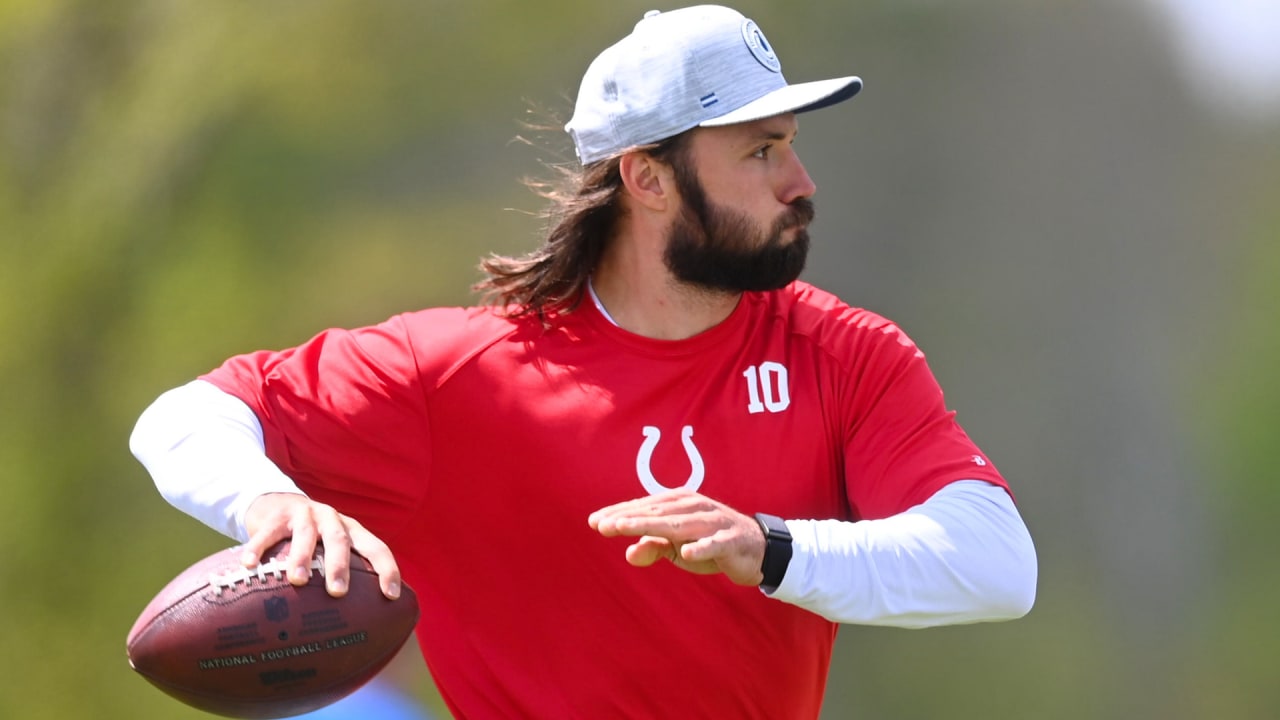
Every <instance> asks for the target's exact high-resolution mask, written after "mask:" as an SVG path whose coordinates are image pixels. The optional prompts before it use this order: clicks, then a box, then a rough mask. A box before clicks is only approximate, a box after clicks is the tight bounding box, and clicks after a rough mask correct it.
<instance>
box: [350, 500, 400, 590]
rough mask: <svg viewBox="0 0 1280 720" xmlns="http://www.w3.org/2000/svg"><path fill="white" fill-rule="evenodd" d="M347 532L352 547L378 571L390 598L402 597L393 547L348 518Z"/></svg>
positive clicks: (379, 579) (379, 581)
mask: <svg viewBox="0 0 1280 720" xmlns="http://www.w3.org/2000/svg"><path fill="white" fill-rule="evenodd" d="M347 532H348V533H350V536H351V547H352V548H353V549H354V550H355V551H356V552H358V553H360V554H361V555H362V556H364V559H366V560H368V561H369V564H370V565H372V566H373V570H374V572H376V573H378V585H379V586H380V587H381V588H382V594H383V595H385V596H386V597H387V599H388V600H395V599H396V598H398V597H400V584H401V579H400V566H399V565H397V564H396V559H395V556H394V555H392V554H391V549H390V548H388V547H387V544H386V543H384V542H382V540H381V539H379V538H378V536H377V535H374V534H373V533H371V532H369V531H368V530H366V529H365V527H364V526H363V525H361V524H360V523H358V522H356V521H355V520H352V519H351V518H347Z"/></svg>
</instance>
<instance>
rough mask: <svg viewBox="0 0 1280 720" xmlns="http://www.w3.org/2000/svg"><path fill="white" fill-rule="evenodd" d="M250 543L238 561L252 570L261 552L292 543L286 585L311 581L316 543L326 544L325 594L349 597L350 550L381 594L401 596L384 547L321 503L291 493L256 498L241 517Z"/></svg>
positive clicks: (395, 570)
mask: <svg viewBox="0 0 1280 720" xmlns="http://www.w3.org/2000/svg"><path fill="white" fill-rule="evenodd" d="M244 524H245V529H246V530H248V531H249V541H248V542H246V543H245V544H244V554H243V556H242V558H241V561H242V562H243V563H244V565H245V567H247V568H253V567H257V565H258V564H259V563H260V562H261V561H262V554H263V553H265V552H266V551H267V549H268V548H270V547H271V546H272V545H274V544H276V543H277V542H280V541H281V540H287V539H289V538H292V539H293V543H292V545H291V547H290V549H289V558H288V565H289V571H288V576H289V582H291V583H293V584H294V585H305V584H306V583H307V580H308V579H309V578H310V577H311V556H312V554H313V553H314V552H315V548H316V543H317V542H319V543H320V544H322V545H323V546H324V558H325V562H324V574H325V587H326V588H328V590H329V594H330V595H332V596H334V597H341V596H343V595H346V594H347V588H348V587H349V585H350V577H351V552H352V551H353V550H354V551H355V552H358V553H360V554H361V555H363V556H364V557H365V558H366V559H367V560H368V561H369V563H370V564H371V565H373V569H374V570H375V571H376V572H377V573H378V584H379V585H381V587H382V594H383V595H386V596H387V597H388V598H389V599H392V600H394V599H396V598H398V597H400V568H399V567H398V566H397V565H396V560H395V558H394V557H392V555H391V550H390V549H388V548H387V545H386V543H384V542H382V540H380V539H378V537H377V536H376V535H374V534H373V533H371V532H369V531H368V530H366V529H365V528H364V526H363V525H361V524H360V523H359V522H357V521H356V520H355V519H354V518H351V517H349V516H347V515H343V514H342V513H340V512H338V511H337V510H334V509H333V508H332V507H330V506H328V505H325V504H324V503H319V502H316V501H314V500H312V499H310V498H308V497H307V496H305V495H298V494H294V493H268V494H266V495H262V496H260V497H258V499H256V500H254V501H253V503H252V504H250V505H249V509H248V510H247V511H245V516H244Z"/></svg>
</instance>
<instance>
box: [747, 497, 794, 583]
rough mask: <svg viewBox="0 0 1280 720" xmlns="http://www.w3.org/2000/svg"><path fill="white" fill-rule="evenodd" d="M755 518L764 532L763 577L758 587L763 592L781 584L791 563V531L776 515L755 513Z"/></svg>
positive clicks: (761, 565)
mask: <svg viewBox="0 0 1280 720" xmlns="http://www.w3.org/2000/svg"><path fill="white" fill-rule="evenodd" d="M755 518H756V522H758V523H760V530H761V532H763V533H764V561H763V562H762V563H761V564H760V572H761V574H763V575H764V579H763V580H761V581H760V587H761V588H763V589H764V590H765V592H773V591H774V590H777V589H778V586H779V585H781V584H782V578H783V577H784V576H785V575H786V574H787V566H788V565H790V564H791V531H790V530H788V529H787V523H786V522H785V521H784V520H783V519H782V518H780V517H778V516H776V515H768V514H765V513H756V515H755Z"/></svg>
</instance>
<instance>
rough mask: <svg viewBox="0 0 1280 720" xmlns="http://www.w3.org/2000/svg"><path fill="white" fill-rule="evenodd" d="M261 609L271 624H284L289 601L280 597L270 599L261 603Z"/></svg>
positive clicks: (287, 615) (287, 614)
mask: <svg viewBox="0 0 1280 720" xmlns="http://www.w3.org/2000/svg"><path fill="white" fill-rule="evenodd" d="M262 609H263V610H264V611H265V612H266V614H267V619H268V620H270V621H271V622H284V621H285V620H288V619H289V601H288V600H286V599H285V598H282V597H271V598H267V599H266V600H263V601H262Z"/></svg>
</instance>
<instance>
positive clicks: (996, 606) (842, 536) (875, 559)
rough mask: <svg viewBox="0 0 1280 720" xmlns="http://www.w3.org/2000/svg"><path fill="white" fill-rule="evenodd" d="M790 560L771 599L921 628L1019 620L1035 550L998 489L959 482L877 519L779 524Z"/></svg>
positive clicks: (1034, 570)
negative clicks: (786, 534)
mask: <svg viewBox="0 0 1280 720" xmlns="http://www.w3.org/2000/svg"><path fill="white" fill-rule="evenodd" d="M786 525H787V529H788V530H789V531H790V533H791V536H792V557H791V561H790V563H789V564H788V566H787V569H786V573H785V574H784V575H783V578H782V582H781V583H779V585H778V587H777V589H776V590H774V591H773V593H772V594H771V595H772V597H774V598H775V599H778V600H782V601H784V602H789V603H792V604H794V605H798V606H800V607H803V608H805V609H807V610H810V611H812V612H815V613H818V614H819V615H822V616H823V617H825V618H827V619H828V620H831V621H833V622H842V623H859V624H868V625H891V626H896V627H911V628H919V627H929V626H934V625H952V624H959V623H974V622H985V621H996V620H1012V619H1015V618H1019V617H1022V616H1023V615H1026V614H1027V613H1028V612H1030V610H1031V606H1032V605H1033V604H1034V602H1035V595H1036V581H1037V576H1038V562H1037V559H1036V550H1035V545H1034V544H1033V542H1032V540H1031V534H1030V533H1029V532H1028V530H1027V526H1026V524H1025V523H1024V522H1023V520H1022V517H1021V515H1020V514H1019V513H1018V509H1017V507H1016V506H1015V505H1014V503H1013V499H1012V498H1011V497H1010V496H1009V494H1008V493H1007V492H1006V491H1005V490H1004V489H1003V488H1000V487H997V486H995V485H992V484H990V483H987V482H983V481H979V480H963V481H959V482H954V483H951V484H949V485H946V486H944V487H942V488H941V489H940V490H938V491H937V492H936V493H934V494H933V495H932V496H931V497H930V498H929V499H928V500H926V501H925V502H923V503H921V504H920V505H917V506H915V507H913V508H910V509H908V510H906V511H904V512H901V513H898V514H896V515H891V516H889V517H886V518H883V519H879V520H863V521H860V522H842V521H838V520H787V522H786Z"/></svg>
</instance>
